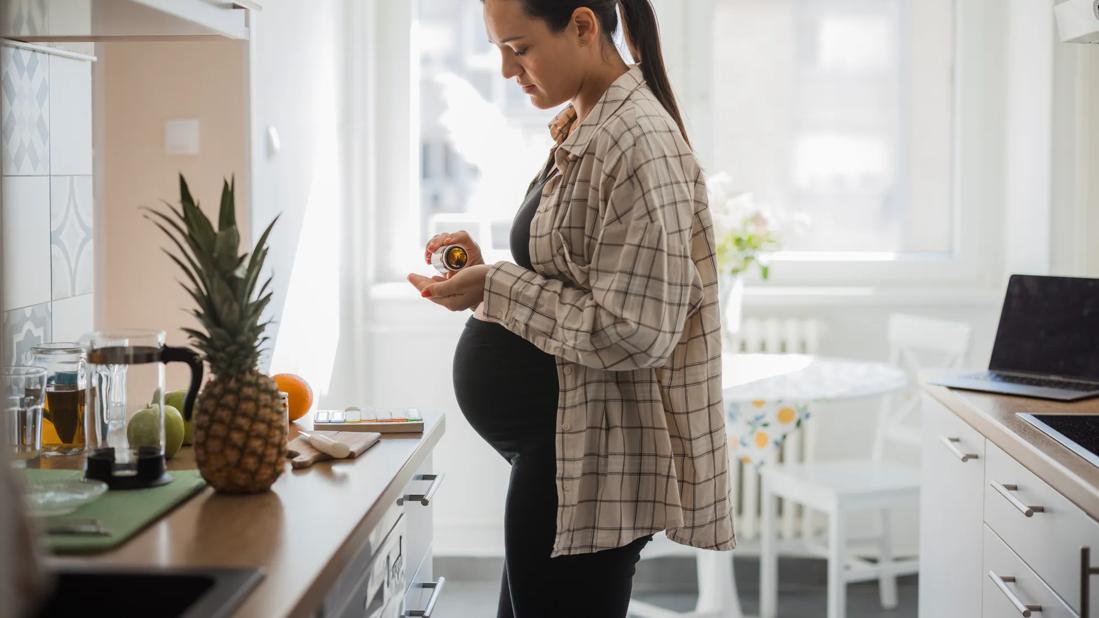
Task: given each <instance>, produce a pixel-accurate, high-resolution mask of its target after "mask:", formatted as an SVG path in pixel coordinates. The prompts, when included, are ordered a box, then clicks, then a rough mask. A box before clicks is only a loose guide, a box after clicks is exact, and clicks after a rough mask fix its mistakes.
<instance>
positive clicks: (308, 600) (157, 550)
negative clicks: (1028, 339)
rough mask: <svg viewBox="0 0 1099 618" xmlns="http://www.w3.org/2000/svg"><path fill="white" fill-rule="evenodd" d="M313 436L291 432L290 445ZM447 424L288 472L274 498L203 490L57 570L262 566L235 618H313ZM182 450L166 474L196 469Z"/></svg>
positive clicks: (429, 422)
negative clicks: (108, 547) (106, 548)
mask: <svg viewBox="0 0 1099 618" xmlns="http://www.w3.org/2000/svg"><path fill="white" fill-rule="evenodd" d="M298 425H300V426H301V429H303V430H306V431H308V430H311V429H312V422H311V420H310V419H309V418H306V419H302V420H299V421H298V423H292V424H291V432H290V435H291V439H293V437H294V436H296V435H297V433H298V432H299V430H298V427H297V426H298ZM444 426H445V418H444V417H443V415H441V414H426V415H425V427H424V433H423V434H422V435H421V434H383V437H382V440H381V441H380V442H379V443H378V444H376V445H375V446H373V447H371V448H370V449H369V450H368V451H366V453H364V454H363V455H361V456H359V457H358V458H356V459H354V460H350V461H339V462H324V463H320V464H316V465H314V466H312V467H311V468H305V469H303V470H291V469H290V465H289V462H288V463H287V468H286V471H285V472H284V473H283V474H282V476H280V477H279V479H278V481H276V482H275V484H274V486H273V487H272V491H270V492H267V493H264V494H260V495H253V496H223V495H217V494H215V492H214V491H213V490H212V489H210V488H206V489H205V490H203V491H202V492H201V493H200V494H198V495H197V496H195V497H194V498H192V499H190V500H188V501H187V502H185V503H183V504H182V505H180V506H179V507H178V508H177V509H175V510H173V511H172V512H170V513H169V514H168V515H167V516H166V517H164V518H162V519H160V520H159V521H157V522H155V523H154V524H152V525H151V526H149V527H148V528H146V529H145V530H143V531H142V532H140V533H139V534H138V535H137V536H135V537H134V538H132V539H130V540H129V541H127V542H126V543H124V544H123V545H121V546H120V547H118V548H117V549H115V550H112V551H110V552H107V553H103V554H98V555H94V556H79V557H51V558H50V559H49V560H48V563H47V564H48V565H50V566H57V567H62V566H79V567H94V566H104V567H179V568H190V567H224V568H259V569H262V571H263V573H264V575H265V576H264V578H263V580H262V581H261V582H260V584H259V586H258V587H257V588H256V589H255V590H253V591H252V593H251V594H250V595H249V596H248V597H247V598H246V599H245V601H244V602H243V603H242V604H241V606H240V607H239V608H238V610H237V612H236V614H235V615H236V616H242V617H256V618H271V617H273V616H284V615H289V616H308V615H312V614H314V613H315V612H316V611H317V609H318V608H319V607H321V605H322V603H323V601H324V598H325V595H326V593H327V592H328V591H329V589H331V588H332V587H333V585H334V584H335V583H336V581H337V578H338V577H339V575H340V574H341V573H342V572H343V570H344V568H345V567H347V566H348V564H349V563H350V562H351V560H352V558H353V557H354V556H355V554H356V552H357V551H358V548H360V547H362V546H363V544H364V543H366V541H367V538H368V536H369V535H370V533H371V532H372V531H373V529H374V528H375V527H376V526H377V525H378V524H379V522H380V521H381V519H382V517H383V516H384V515H385V514H386V512H387V511H388V510H389V509H390V508H391V507H392V506H393V505H394V504H395V503H396V501H397V498H398V497H400V496H401V495H402V493H403V492H404V491H405V489H406V486H407V485H408V483H409V482H410V481H411V480H412V477H413V474H414V473H415V472H416V470H417V469H418V468H419V467H420V466H421V465H422V464H423V463H424V462H425V460H427V458H428V457H429V455H430V454H431V451H432V449H433V448H434V447H435V445H436V444H437V443H438V441H439V438H440V437H441V436H442V434H443V431H444ZM194 467H195V466H194V455H193V450H192V449H190V448H184V450H182V451H181V452H180V454H179V455H178V456H177V457H175V458H174V459H173V460H172V461H171V462H170V463H169V468H172V469H186V468H194Z"/></svg>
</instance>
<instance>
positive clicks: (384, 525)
mask: <svg viewBox="0 0 1099 618" xmlns="http://www.w3.org/2000/svg"><path fill="white" fill-rule="evenodd" d="M402 514H403V510H402V509H401V508H400V507H396V506H395V507H392V508H390V509H389V510H388V511H386V513H385V515H383V516H382V519H381V520H380V521H379V522H378V525H377V526H376V527H375V528H374V530H373V531H371V533H370V535H369V536H368V537H367V540H366V542H365V543H364V544H363V545H362V546H361V547H360V548H359V550H358V551H357V552H356V553H355V556H354V557H353V558H352V559H351V562H350V563H349V564H348V565H347V566H346V567H345V568H344V570H343V572H342V573H340V576H339V578H337V580H336V583H335V584H333V586H332V588H331V589H330V590H329V591H328V594H327V595H326V596H325V599H324V611H323V615H325V616H341V615H344V613H345V612H347V611H354V610H353V609H352V608H354V607H358V609H359V610H361V609H362V604H363V602H364V596H365V594H366V589H365V586H364V583H365V582H364V580H365V579H366V576H367V575H368V574H369V573H370V572H371V570H372V569H374V568H377V566H378V565H379V564H383V563H385V562H386V561H387V559H388V561H389V562H390V564H392V563H393V561H394V559H395V556H394V555H392V554H394V553H395V554H396V555H397V556H402V557H403V552H404V544H405V539H404V537H405V534H404V521H403V517H402ZM402 585H403V584H402ZM352 615H355V614H352ZM359 615H361V614H359Z"/></svg>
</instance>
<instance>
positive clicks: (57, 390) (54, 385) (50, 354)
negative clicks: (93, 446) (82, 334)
mask: <svg viewBox="0 0 1099 618" xmlns="http://www.w3.org/2000/svg"><path fill="white" fill-rule="evenodd" d="M86 359H87V357H86V356H85V354H84V349H83V348H81V347H80V345H79V344H76V343H62V342H59V343H46V344H42V345H36V346H34V347H32V348H31V349H30V351H29V352H28V353H27V358H26V364H27V365H31V366H34V367H41V368H43V369H45V370H46V405H45V408H43V410H42V454H43V455H45V456H51V455H77V454H79V453H80V452H82V451H83V450H84V447H85V446H86V444H87V440H86V436H87V435H88V431H87V429H88V428H89V427H90V426H91V425H90V423H88V421H90V420H91V419H89V418H86V415H85V409H86V408H87V401H88V397H89V394H88V366H87V360H86Z"/></svg>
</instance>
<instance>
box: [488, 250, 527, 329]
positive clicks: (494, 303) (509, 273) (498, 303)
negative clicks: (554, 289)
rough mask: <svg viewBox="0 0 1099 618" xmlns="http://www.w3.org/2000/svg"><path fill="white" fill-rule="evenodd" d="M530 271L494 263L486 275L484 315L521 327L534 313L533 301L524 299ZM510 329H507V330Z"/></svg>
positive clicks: (506, 263) (508, 264) (504, 323)
mask: <svg viewBox="0 0 1099 618" xmlns="http://www.w3.org/2000/svg"><path fill="white" fill-rule="evenodd" d="M531 275H534V273H533V272H531V271H529V270H527V269H525V268H523V267H522V266H519V265H518V264H512V263H511V262H496V263H495V264H493V265H492V266H491V267H489V269H488V274H486V275H485V297H484V303H485V306H484V314H485V315H486V316H488V317H489V318H491V319H492V320H495V321H497V322H500V323H501V324H503V325H505V326H508V325H509V324H515V323H520V324H524V323H526V322H527V321H528V320H529V319H530V316H531V315H532V314H533V313H534V307H533V304H534V303H533V302H530V300H529V299H524V292H525V288H527V286H529V285H530V282H529V281H527V278H528V277H530V276H531ZM509 330H510V329H509Z"/></svg>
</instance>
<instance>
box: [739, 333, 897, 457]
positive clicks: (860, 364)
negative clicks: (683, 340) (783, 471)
mask: <svg viewBox="0 0 1099 618" xmlns="http://www.w3.org/2000/svg"><path fill="white" fill-rule="evenodd" d="M721 360H722V363H721V364H722V394H723V396H724V399H725V409H726V423H725V425H726V430H727V432H728V434H729V438H730V446H731V447H732V449H733V453H732V454H733V456H734V457H736V458H738V459H739V460H740V461H742V462H744V463H746V464H753V465H756V466H758V465H761V464H762V463H763V462H764V461H765V460H766V459H767V457H768V455H770V454H771V453H772V452H773V451H775V450H777V449H778V448H779V447H781V446H782V443H783V442H784V441H785V440H786V438H787V437H788V436H789V435H790V434H791V433H793V432H795V431H797V430H798V429H799V428H800V427H801V426H802V424H804V423H805V421H806V420H808V419H809V417H810V416H811V415H812V414H813V406H814V405H815V404H818V403H822V402H833V401H840V400H843V401H848V400H857V399H862V398H866V397H876V396H881V395H885V394H888V393H891V392H893V391H897V390H900V389H903V388H905V387H906V386H907V385H908V383H909V380H908V376H907V375H906V374H905V372H904V371H903V370H902V369H900V368H899V367H896V366H894V365H890V364H888V363H882V362H875V361H864V360H855V359H846V358H835V357H829V356H814V355H808V354H731V353H727V354H724V355H723V356H722V359H721Z"/></svg>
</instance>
